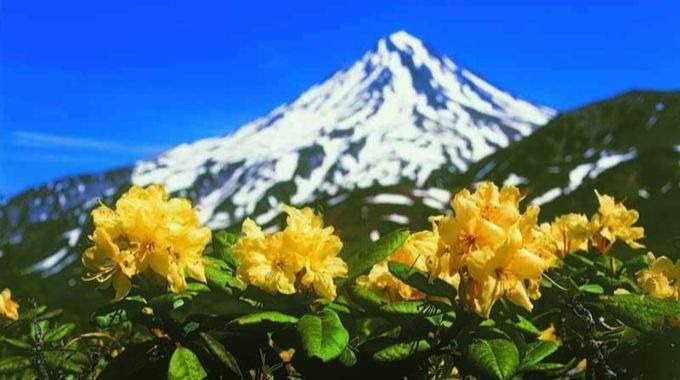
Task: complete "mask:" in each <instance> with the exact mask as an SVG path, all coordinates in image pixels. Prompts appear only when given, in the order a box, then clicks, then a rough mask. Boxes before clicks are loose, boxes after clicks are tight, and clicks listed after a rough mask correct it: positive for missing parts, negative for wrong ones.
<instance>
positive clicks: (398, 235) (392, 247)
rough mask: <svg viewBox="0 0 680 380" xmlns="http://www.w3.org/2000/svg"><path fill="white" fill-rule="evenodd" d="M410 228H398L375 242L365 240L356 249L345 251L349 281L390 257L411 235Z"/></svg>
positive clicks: (344, 256) (344, 258)
mask: <svg viewBox="0 0 680 380" xmlns="http://www.w3.org/2000/svg"><path fill="white" fill-rule="evenodd" d="M409 234H410V233H409V231H408V230H397V231H394V232H390V233H389V234H387V235H385V236H383V237H381V238H380V239H378V240H376V241H374V242H364V243H363V244H360V245H359V246H358V247H356V248H355V249H352V250H350V251H345V252H343V254H342V259H343V260H345V262H346V263H347V267H348V269H349V273H348V275H347V280H348V281H353V280H354V279H355V278H356V277H358V276H360V275H362V274H366V273H368V271H370V270H371V268H373V265H375V264H377V263H379V262H381V261H383V260H384V259H386V258H387V257H389V256H390V255H391V254H392V253H393V252H394V251H396V250H397V249H399V247H401V246H402V244H404V242H405V241H406V239H408V237H409Z"/></svg>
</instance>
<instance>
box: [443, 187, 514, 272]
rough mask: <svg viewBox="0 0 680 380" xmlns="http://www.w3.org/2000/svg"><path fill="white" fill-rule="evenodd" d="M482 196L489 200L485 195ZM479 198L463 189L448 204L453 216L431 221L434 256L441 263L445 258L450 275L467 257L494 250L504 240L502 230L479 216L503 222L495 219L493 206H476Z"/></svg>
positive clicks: (497, 214) (496, 213)
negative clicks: (436, 234) (436, 243)
mask: <svg viewBox="0 0 680 380" xmlns="http://www.w3.org/2000/svg"><path fill="white" fill-rule="evenodd" d="M480 187H482V186H481V185H480ZM485 196H487V197H491V196H490V195H488V194H486V195H485ZM482 198H483V197H482V196H480V195H478V194H470V192H469V191H468V190H467V189H464V190H461V191H459V192H458V193H457V194H456V195H455V196H454V198H453V200H452V201H451V206H452V207H453V211H454V214H453V215H447V216H444V217H441V218H439V219H434V220H435V221H436V222H437V229H438V231H439V247H438V255H439V256H442V258H441V259H443V258H444V257H448V259H449V263H448V271H449V272H450V273H453V272H457V271H458V270H459V269H460V268H461V267H462V266H463V265H464V264H465V260H466V258H467V257H468V256H469V255H470V254H471V253H473V252H476V251H479V250H482V249H485V248H496V247H498V246H499V245H500V244H502V243H503V241H504V239H505V233H504V229H503V227H501V226H500V225H498V224H496V223H494V222H493V221H492V220H490V219H488V218H485V217H484V216H483V214H484V215H485V216H487V217H494V218H497V219H505V218H504V217H501V216H499V215H501V211H500V210H496V209H494V206H493V205H484V204H480V200H481V199H482ZM484 210H486V211H484ZM494 210H495V211H494ZM482 211H484V213H483V212H482ZM442 265H443V263H442Z"/></svg>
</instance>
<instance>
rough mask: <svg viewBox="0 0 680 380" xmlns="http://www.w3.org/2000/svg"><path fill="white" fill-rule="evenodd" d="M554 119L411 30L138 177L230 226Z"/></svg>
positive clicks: (479, 152)
mask: <svg viewBox="0 0 680 380" xmlns="http://www.w3.org/2000/svg"><path fill="white" fill-rule="evenodd" d="M553 115H554V111H552V110H550V109H548V108H544V107H537V106H534V105H532V104H530V103H528V102H526V101H524V100H521V99H518V98H515V97H513V96H511V95H509V94H508V93H506V92H503V91H501V90H499V89H497V88H495V87H494V86H492V85H490V84H489V83H487V82H485V81H484V80H482V79H480V78H479V77H477V76H475V75H474V74H473V73H471V72H470V71H468V70H467V69H465V68H462V67H459V66H457V65H456V64H455V63H454V62H453V61H452V60H450V59H449V58H447V57H445V56H437V55H434V54H433V53H432V52H431V51H429V50H428V49H427V48H426V47H425V45H424V44H423V43H422V42H421V41H420V40H419V39H417V38H415V37H413V36H411V35H410V34H408V33H406V32H403V31H400V32H396V33H394V34H392V35H390V36H389V37H386V38H383V39H381V40H380V41H378V44H377V46H376V47H375V48H374V49H373V50H371V51H369V52H367V53H366V54H364V56H363V57H362V58H361V59H359V60H358V61H357V62H356V63H354V64H353V65H351V66H350V67H349V68H347V69H344V70H341V71H339V72H337V73H335V74H334V75H333V76H331V77H330V78H329V79H328V80H326V81H325V82H323V83H321V84H317V85H315V86H313V87H312V88H310V89H309V90H307V91H306V92H305V93H303V94H302V95H300V96H299V97H298V98H297V99H296V100H294V101H293V102H292V103H290V104H287V105H283V106H281V107H278V108H277V109H275V110H274V111H272V112H271V113H270V114H269V115H267V116H265V117H263V118H260V119H257V120H255V121H253V122H251V123H249V124H246V125H244V126H243V127H241V128H240V129H238V130H237V131H236V132H235V133H234V134H232V135H229V136H226V137H219V138H210V139H205V140H201V141H198V142H195V143H192V144H186V145H181V146H179V147H177V148H175V149H172V150H170V151H168V152H166V153H164V154H162V155H161V156H159V157H157V158H155V159H153V160H151V161H143V162H139V163H137V165H135V168H134V170H133V173H132V182H133V183H135V184H140V185H146V184H150V183H163V184H164V185H165V186H166V187H168V188H169V189H170V190H171V191H186V193H185V195H187V196H189V197H191V198H193V199H195V200H197V201H198V205H199V208H200V209H201V216H202V218H203V219H204V220H205V221H209V222H210V224H211V225H212V226H214V227H225V226H227V225H230V224H232V223H233V222H236V221H238V220H240V219H242V218H243V217H244V216H246V215H251V214H264V213H266V212H267V211H268V210H274V211H272V213H273V212H275V211H278V208H279V207H278V206H279V204H280V203H282V202H291V203H293V204H300V203H304V202H309V201H311V200H313V199H315V198H317V197H318V196H320V195H327V194H333V193H335V192H337V191H338V190H339V189H352V188H357V187H359V188H363V187H368V186H371V185H373V184H380V185H392V184H396V183H398V182H399V181H401V180H404V179H407V180H412V181H415V182H416V183H417V184H419V185H422V184H423V183H425V181H426V180H427V179H428V177H429V176H430V175H431V173H432V172H433V171H435V170H437V169H440V168H443V167H444V168H449V169H454V170H456V171H463V170H465V169H466V168H467V166H468V165H469V164H470V163H472V162H475V161H477V160H479V159H480V158H482V157H484V156H486V155H488V154H489V153H492V152H493V151H495V150H496V149H497V148H499V147H504V146H507V145H508V144H510V143H511V142H512V141H515V140H518V139H520V138H521V137H523V136H526V135H528V134H529V133H531V131H532V130H533V129H534V128H536V127H537V126H539V125H542V124H544V123H546V122H547V121H548V120H549V119H550V118H551V116H553ZM260 219H266V216H260ZM261 221H266V220H261Z"/></svg>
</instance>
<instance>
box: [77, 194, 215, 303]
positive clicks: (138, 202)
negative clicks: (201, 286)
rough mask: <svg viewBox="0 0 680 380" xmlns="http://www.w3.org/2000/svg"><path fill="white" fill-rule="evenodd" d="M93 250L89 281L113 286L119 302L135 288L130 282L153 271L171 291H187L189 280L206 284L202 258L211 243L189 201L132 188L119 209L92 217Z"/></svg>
mask: <svg viewBox="0 0 680 380" xmlns="http://www.w3.org/2000/svg"><path fill="white" fill-rule="evenodd" d="M92 218H93V221H94V226H95V230H94V232H93V234H92V236H91V237H90V238H91V240H92V242H93V243H94V245H93V246H92V247H90V248H88V249H87V250H86V251H85V253H84V254H83V264H84V265H85V267H86V268H87V271H88V273H87V275H86V276H85V279H86V280H96V281H98V282H101V283H106V284H108V283H112V285H113V288H114V289H115V291H116V296H115V300H120V299H122V298H124V297H125V296H126V295H127V294H128V293H129V291H130V288H131V287H132V282H131V278H132V277H134V276H136V275H138V274H141V273H143V272H145V271H147V270H148V269H151V271H152V272H153V273H156V274H157V275H159V276H161V277H162V278H163V279H164V280H165V281H166V282H167V284H168V287H169V289H170V291H172V292H174V293H177V292H181V291H183V290H184V289H186V287H187V282H186V277H187V276H188V277H191V278H194V279H196V280H198V281H202V282H205V281H206V279H205V273H204V267H203V259H202V254H203V250H204V249H205V246H206V245H207V244H208V242H209V241H210V238H211V232H210V229H208V228H206V227H201V223H200V221H199V219H198V214H197V212H196V210H194V209H193V208H192V207H191V203H190V202H189V201H188V200H186V199H181V198H172V199H168V195H167V193H166V192H165V189H163V187H162V186H159V185H151V186H148V187H147V188H140V187H137V186H133V187H132V188H130V190H129V191H128V192H127V193H125V194H123V196H121V198H120V199H119V200H118V201H117V202H116V207H115V209H111V208H109V207H107V206H105V205H100V206H99V207H97V208H96V209H94V210H93V211H92Z"/></svg>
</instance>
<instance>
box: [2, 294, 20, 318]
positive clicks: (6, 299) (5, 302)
mask: <svg viewBox="0 0 680 380" xmlns="http://www.w3.org/2000/svg"><path fill="white" fill-rule="evenodd" d="M1 319H7V320H10V321H16V320H17V319H19V304H18V303H17V302H16V301H14V300H12V292H11V291H10V290H9V289H7V288H5V289H4V290H3V291H2V292H0V320H1Z"/></svg>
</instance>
